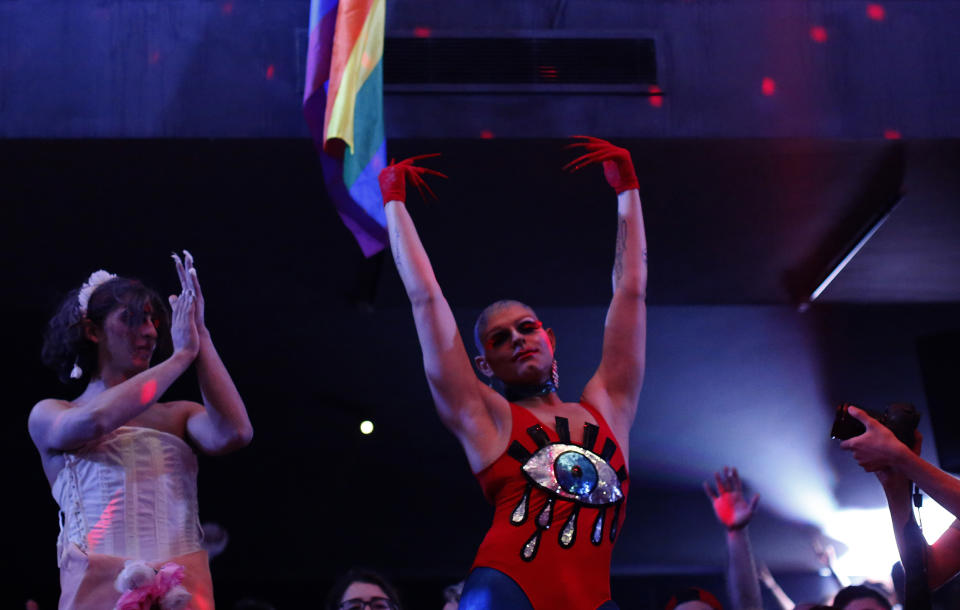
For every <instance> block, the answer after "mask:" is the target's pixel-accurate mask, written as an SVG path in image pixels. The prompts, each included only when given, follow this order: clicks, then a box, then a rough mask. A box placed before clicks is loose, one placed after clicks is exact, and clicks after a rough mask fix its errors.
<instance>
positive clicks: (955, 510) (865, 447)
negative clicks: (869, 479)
mask: <svg viewBox="0 0 960 610" xmlns="http://www.w3.org/2000/svg"><path fill="white" fill-rule="evenodd" d="M849 413H850V415H852V416H853V417H855V418H856V419H858V420H860V421H861V422H862V423H863V424H864V426H866V432H864V433H863V434H861V435H859V436H855V437H853V438H851V439H849V440H846V441H844V442H843V443H841V444H840V447H841V448H843V449H846V450H848V451H850V452H851V453H853V457H854V459H856V460H857V463H858V464H860V466H861V467H863V469H864V470H866V471H867V472H874V473H876V475H877V478H878V479H879V480H880V483H881V485H882V486H883V491H884V493H885V494H886V497H887V505H888V507H889V509H890V517H891V520H892V522H893V530H894V535H895V536H896V539H897V547H898V548H899V550H900V557H901V560H902V561H903V565H904V570H905V572H906V576H907V579H908V581H907V583H908V587H907V588H908V594H909V593H910V592H911V591H910V589H911V588H912V587H910V586H909V585H910V582H911V581H910V579H911V578H913V576H914V575H915V574H916V573H917V572H918V570H924V569H925V570H926V576H927V584H928V585H929V587H930V588H932V589H933V588H937V587H939V586H940V585H942V584H944V583H945V582H946V581H948V580H950V579H951V578H953V576H954V575H956V574H957V573H958V572H960V522H958V521H954V523H953V524H952V525H951V526H950V528H949V529H948V530H947V531H946V532H944V533H943V535H941V536H940V538H939V539H938V540H937V541H936V542H935V543H934V544H933V545H932V546H928V545H927V543H926V540H925V539H924V538H923V536H922V535H921V533H920V530H919V528H917V525H916V521H915V518H914V515H913V503H912V497H911V496H912V494H911V492H912V489H911V488H912V483H911V481H912V482H915V483H916V484H917V486H919V487H920V489H922V490H923V491H925V492H926V493H927V494H928V495H929V496H930V497H931V498H933V499H934V500H936V501H937V502H938V503H939V504H940V505H941V506H943V507H944V508H945V509H947V510H948V511H950V512H951V513H952V514H953V515H954V516H955V517H960V481H957V479H955V478H953V477H952V476H950V475H949V474H947V473H946V472H944V471H942V470H940V469H939V468H937V467H936V466H934V465H933V464H931V463H929V462H927V461H926V460H924V459H923V458H921V457H920V455H919V451H920V442H921V441H922V439H921V438H920V436H919V434H918V435H917V444H916V446H915V447H913V448H910V447H907V446H906V445H904V444H903V443H901V442H900V441H899V440H898V439H897V437H896V436H894V434H893V432H891V431H890V430H889V429H887V428H886V427H885V426H883V425H882V424H881V423H880V422H878V421H876V420H875V419H873V418H872V417H870V416H869V415H867V414H866V413H865V412H864V411H863V410H861V409H858V408H856V407H850V408H849ZM924 564H925V565H924ZM914 597H916V594H914Z"/></svg>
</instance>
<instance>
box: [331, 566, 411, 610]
mask: <svg viewBox="0 0 960 610" xmlns="http://www.w3.org/2000/svg"><path fill="white" fill-rule="evenodd" d="M368 608H369V609H370V610H403V607H402V606H401V605H400V596H399V595H397V590H396V589H395V588H394V587H393V585H391V584H390V581H388V580H387V579H386V578H384V577H383V576H381V575H380V574H377V573H376V572H374V571H372V570H366V569H361V568H352V569H351V570H349V571H348V572H347V573H346V574H344V575H343V576H342V577H340V579H339V580H337V582H336V583H335V584H334V585H333V588H332V589H331V590H330V593H329V594H328V595H327V604H326V610H367V609H368Z"/></svg>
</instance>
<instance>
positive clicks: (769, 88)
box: [760, 76, 777, 95]
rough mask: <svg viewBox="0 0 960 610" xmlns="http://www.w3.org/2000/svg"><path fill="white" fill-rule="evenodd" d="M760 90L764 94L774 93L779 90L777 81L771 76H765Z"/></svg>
mask: <svg viewBox="0 0 960 610" xmlns="http://www.w3.org/2000/svg"><path fill="white" fill-rule="evenodd" d="M760 91H761V92H762V93H763V94H764V95H773V94H774V93H776V92H777V82H776V81H775V80H773V79H772V78H770V77H769V76H765V77H763V82H762V83H761V84H760Z"/></svg>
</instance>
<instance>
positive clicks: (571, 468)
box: [507, 417, 627, 561]
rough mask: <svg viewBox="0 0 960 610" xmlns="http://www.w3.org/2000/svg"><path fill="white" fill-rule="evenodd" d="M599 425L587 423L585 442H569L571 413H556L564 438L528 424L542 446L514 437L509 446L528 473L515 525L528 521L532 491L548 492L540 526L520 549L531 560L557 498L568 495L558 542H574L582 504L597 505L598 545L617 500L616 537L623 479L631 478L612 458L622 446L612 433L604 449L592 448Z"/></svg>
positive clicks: (592, 537)
mask: <svg viewBox="0 0 960 610" xmlns="http://www.w3.org/2000/svg"><path fill="white" fill-rule="evenodd" d="M598 432H599V428H598V427H597V426H595V425H593V424H589V423H588V424H584V430H583V443H582V444H581V445H575V444H573V443H571V442H570V431H569V424H568V422H567V419H566V418H563V417H558V418H557V435H558V436H559V437H560V442H556V443H551V442H550V439H549V437H548V436H547V433H546V431H545V430H544V429H543V427H542V426H540V425H539V424H538V425H536V426H531V427H530V428H528V429H527V434H528V435H529V436H530V438H532V439H533V440H534V442H536V443H537V446H538V447H539V449H537V451H536V452H535V453H533V454H531V453H530V452H529V451H528V450H527V449H526V448H525V447H524V446H523V445H521V444H520V443H519V442H516V441H514V442H513V443H512V444H511V445H510V447H509V448H508V450H507V451H508V453H509V454H510V456H511V457H513V458H514V459H515V460H517V461H518V462H520V463H521V464H522V466H521V468H522V469H523V473H524V474H525V475H526V477H527V480H528V481H529V482H528V484H527V488H526V490H525V491H524V494H523V497H522V498H521V499H520V502H518V503H517V506H516V507H515V508H514V510H513V513H512V514H511V516H510V522H511V523H512V524H513V525H516V526H520V525H523V524H524V523H526V521H527V517H528V512H529V508H530V494H531V492H532V491H533V489H534V488H537V489H540V490H542V491H544V492H546V493H547V499H546V501H545V502H544V505H543V508H541V509H540V512H539V513H538V514H537V516H536V519H535V523H536V527H537V529H536V532H534V534H533V535H532V536H531V537H530V538H529V539H528V540H527V542H526V543H525V544H524V546H523V548H522V549H521V551H520V556H521V558H522V559H523V560H524V561H532V560H533V558H534V557H535V556H536V554H537V549H538V548H539V546H540V539H541V536H542V534H543V531H544V530H548V529H550V525H551V522H552V519H553V509H554V504H555V503H556V502H557V501H569V502H572V503H573V504H574V506H573V509H572V511H571V513H570V516H569V517H567V520H566V522H565V523H564V525H563V528H561V530H560V533H559V534H558V539H557V541H558V543H559V544H560V546H561V547H563V548H570V547H571V546H573V544H574V542H576V535H577V518H578V516H579V514H580V510H581V508H584V507H588V508H594V509H597V511H598V512H597V516H596V518H595V519H594V522H593V527H592V528H591V534H590V541H591V542H592V543H593V544H594V545H599V544H600V543H601V542H602V541H603V526H604V521H605V516H606V510H607V508H608V507H609V506H611V505H612V506H614V515H613V519H612V523H611V526H610V541H611V542H613V540H614V539H615V538H616V535H617V522H618V521H619V517H620V508H621V506H622V503H623V490H622V489H621V486H620V483H621V482H622V481H624V480H625V479H626V478H627V473H626V469H625V468H623V467H621V468H620V470H614V469H613V467H612V466H611V465H610V462H609V460H610V458H611V457H613V454H614V453H615V452H616V450H617V446H616V444H615V443H614V442H613V440H612V439H606V441H605V442H604V445H603V450H602V451H601V452H600V454H599V455H598V454H596V453H594V452H593V446H594V444H595V443H596V439H597V434H598Z"/></svg>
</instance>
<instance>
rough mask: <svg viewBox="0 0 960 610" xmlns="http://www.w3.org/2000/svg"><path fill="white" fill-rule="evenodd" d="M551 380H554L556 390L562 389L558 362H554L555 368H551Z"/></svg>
mask: <svg viewBox="0 0 960 610" xmlns="http://www.w3.org/2000/svg"><path fill="white" fill-rule="evenodd" d="M550 379H552V380H553V387H554V389H559V388H560V374H559V373H557V361H556V360H554V361H553V366H552V367H550Z"/></svg>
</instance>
